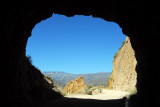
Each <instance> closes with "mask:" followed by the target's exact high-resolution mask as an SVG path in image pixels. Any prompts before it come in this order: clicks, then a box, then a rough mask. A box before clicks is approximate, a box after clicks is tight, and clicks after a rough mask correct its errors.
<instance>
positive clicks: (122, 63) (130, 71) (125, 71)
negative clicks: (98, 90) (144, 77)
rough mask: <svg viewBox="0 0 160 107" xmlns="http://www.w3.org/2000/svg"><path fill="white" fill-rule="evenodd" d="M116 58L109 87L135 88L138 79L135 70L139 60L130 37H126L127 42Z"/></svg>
mask: <svg viewBox="0 0 160 107" xmlns="http://www.w3.org/2000/svg"><path fill="white" fill-rule="evenodd" d="M114 58H115V59H114V61H113V71H112V75H111V77H110V81H109V86H108V88H109V89H115V90H123V91H131V90H133V89H134V88H135V85H136V79H137V74H136V71H135V67H136V64H137V61H136V59H135V54H134V50H133V49H132V46H131V43H130V39H129V37H127V38H126V41H125V43H123V46H122V47H121V48H120V49H119V51H118V52H117V53H116V54H115V56H114Z"/></svg>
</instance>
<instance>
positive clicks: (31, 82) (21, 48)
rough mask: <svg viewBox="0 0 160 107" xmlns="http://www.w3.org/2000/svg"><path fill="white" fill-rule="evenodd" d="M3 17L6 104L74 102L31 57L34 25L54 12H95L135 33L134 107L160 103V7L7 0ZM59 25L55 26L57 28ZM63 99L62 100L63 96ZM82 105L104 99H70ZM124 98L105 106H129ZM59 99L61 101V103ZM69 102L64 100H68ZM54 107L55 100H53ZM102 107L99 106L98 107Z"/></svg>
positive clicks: (0, 38)
mask: <svg viewBox="0 0 160 107" xmlns="http://www.w3.org/2000/svg"><path fill="white" fill-rule="evenodd" d="M151 2H152V1H151ZM1 5H2V6H1V10H0V11H1V17H0V19H1V20H0V23H1V24H0V25H1V29H0V49H1V52H0V55H1V67H0V71H1V75H0V80H1V81H0V82H1V87H0V92H1V94H0V96H1V101H0V102H1V105H3V107H32V106H34V107H35V106H39V107H40V106H42V105H44V107H47V106H45V103H47V102H48V101H50V104H51V105H52V106H51V107H56V105H57V104H60V105H59V106H66V104H69V105H70V106H74V104H73V105H72V104H71V102H72V101H69V100H68V102H67V103H65V98H63V96H62V95H60V94H59V93H56V92H54V91H53V90H52V89H51V86H50V85H49V84H48V83H47V82H46V81H45V79H44V77H43V75H42V74H41V72H40V70H38V69H36V67H34V66H33V65H32V64H31V63H30V62H29V60H28V59H27V58H26V56H25V55H26V44H27V40H28V38H29V37H30V36H31V32H32V29H33V28H34V26H35V25H36V24H37V23H39V22H41V21H42V20H45V19H47V18H49V17H51V16H52V14H53V13H56V14H62V15H65V16H67V17H72V16H74V15H85V16H89V15H92V16H93V17H98V18H102V19H104V20H106V21H111V22H115V23H117V24H118V25H119V26H120V27H121V28H122V31H123V33H124V34H125V35H127V36H128V37H129V38H130V41H131V45H132V47H133V49H134V51H135V57H136V60H137V66H136V72H137V84H136V87H137V94H136V95H133V96H131V98H130V99H129V101H128V103H129V104H128V105H129V107H147V106H149V105H151V106H157V105H158V96H159V95H160V93H159V89H160V88H159V86H158V84H159V80H160V78H159V75H158V73H159V70H157V67H158V65H159V63H158V58H159V55H158V49H159V45H158V42H159V40H158V34H159V32H158V31H159V30H158V22H159V19H158V9H157V6H154V7H152V8H151V6H148V5H146V4H145V2H144V1H134V0H131V1H127V2H126V1H124V0H114V1H111V0H106V1H91V2H86V1H81V0H77V1H63V0H43V1H41V0H39V1H36V0H34V1H29V0H24V1H18V2H16V1H5V2H3V3H1ZM53 30H54V29H53ZM58 99H61V100H58ZM70 100H73V102H74V101H75V102H76V103H77V104H82V103H81V102H84V105H86V106H87V105H90V104H91V103H92V102H93V103H92V104H91V105H93V106H96V104H99V103H103V102H98V101H90V100H88V101H81V100H78V99H70ZM123 100H124V99H120V100H113V101H112V100H111V101H106V102H105V103H103V104H102V106H104V107H107V106H108V107H125V104H124V102H123ZM55 101H56V102H55ZM63 103H64V104H63ZM48 107H49V105H48ZM97 107H98V106H97Z"/></svg>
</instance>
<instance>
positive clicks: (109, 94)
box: [65, 89, 129, 100]
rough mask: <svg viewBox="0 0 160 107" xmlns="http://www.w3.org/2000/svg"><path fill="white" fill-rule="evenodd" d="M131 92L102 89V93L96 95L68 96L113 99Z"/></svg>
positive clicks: (72, 96)
mask: <svg viewBox="0 0 160 107" xmlns="http://www.w3.org/2000/svg"><path fill="white" fill-rule="evenodd" d="M128 94H129V93H128V92H125V91H119V90H107V89H102V93H99V94H94V95H83V94H68V95H66V96H65V97H66V98H79V99H97V100H111V99H120V98H123V97H124V96H127V95H128Z"/></svg>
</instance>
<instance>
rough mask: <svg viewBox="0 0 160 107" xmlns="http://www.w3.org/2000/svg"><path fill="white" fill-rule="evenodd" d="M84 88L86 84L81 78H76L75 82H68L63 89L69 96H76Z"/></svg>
mask: <svg viewBox="0 0 160 107" xmlns="http://www.w3.org/2000/svg"><path fill="white" fill-rule="evenodd" d="M85 87H86V83H85V82H84V79H83V77H82V76H80V77H78V78H77V79H76V80H72V81H70V82H69V83H68V84H67V85H66V86H65V87H64V92H65V93H69V94H76V93H78V92H79V91H81V90H83V89H84V88H85Z"/></svg>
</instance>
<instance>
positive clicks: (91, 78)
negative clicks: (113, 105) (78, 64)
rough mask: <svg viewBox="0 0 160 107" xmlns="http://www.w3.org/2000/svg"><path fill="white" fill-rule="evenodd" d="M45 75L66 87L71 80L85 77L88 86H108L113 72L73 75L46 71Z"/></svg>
mask: <svg viewBox="0 0 160 107" xmlns="http://www.w3.org/2000/svg"><path fill="white" fill-rule="evenodd" d="M42 73H43V74H44V75H49V76H51V77H52V78H53V79H54V81H55V82H56V84H57V85H59V86H61V87H64V86H65V85H66V84H67V83H68V82H70V81H71V80H75V79H76V78H78V77H80V76H83V77H84V80H85V82H86V84H87V85H92V86H99V85H103V86H108V83H109V78H110V76H111V72H97V73H78V74H71V73H66V72H63V71H46V72H42Z"/></svg>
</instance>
